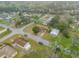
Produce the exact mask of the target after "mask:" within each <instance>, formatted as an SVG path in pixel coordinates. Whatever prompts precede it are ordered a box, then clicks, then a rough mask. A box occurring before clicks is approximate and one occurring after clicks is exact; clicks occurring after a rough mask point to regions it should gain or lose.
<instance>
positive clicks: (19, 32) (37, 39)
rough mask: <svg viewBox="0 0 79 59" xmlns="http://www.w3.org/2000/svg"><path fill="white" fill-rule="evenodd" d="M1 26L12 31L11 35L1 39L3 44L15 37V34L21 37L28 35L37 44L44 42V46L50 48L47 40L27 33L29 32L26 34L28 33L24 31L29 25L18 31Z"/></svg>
mask: <svg viewBox="0 0 79 59" xmlns="http://www.w3.org/2000/svg"><path fill="white" fill-rule="evenodd" d="M0 26H2V27H4V28H8V29H10V30H11V31H12V33H11V34H9V35H6V36H4V37H3V38H1V39H0V42H3V41H4V40H6V39H8V38H10V37H11V36H13V35H15V34H21V35H24V34H26V35H27V36H28V37H29V38H32V39H33V40H35V41H36V42H42V43H43V44H44V45H46V46H49V41H47V40H45V39H43V38H41V37H40V36H36V35H33V34H30V33H27V32H26V33H25V32H23V29H24V28H25V27H27V26H28V25H27V26H24V27H22V28H18V29H16V28H12V27H10V26H6V25H4V24H0Z"/></svg>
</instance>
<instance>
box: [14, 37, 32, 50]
mask: <svg viewBox="0 0 79 59" xmlns="http://www.w3.org/2000/svg"><path fill="white" fill-rule="evenodd" d="M13 46H14V47H20V48H22V49H25V50H29V49H30V48H31V44H30V43H29V42H27V41H26V40H25V39H24V38H16V39H15V40H14V41H13Z"/></svg>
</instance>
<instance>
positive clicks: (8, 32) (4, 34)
mask: <svg viewBox="0 0 79 59" xmlns="http://www.w3.org/2000/svg"><path fill="white" fill-rule="evenodd" d="M10 33H11V31H10V30H7V31H5V32H3V33H1V34H0V38H2V37H4V36H6V35H8V34H10Z"/></svg>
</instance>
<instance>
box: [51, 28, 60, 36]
mask: <svg viewBox="0 0 79 59" xmlns="http://www.w3.org/2000/svg"><path fill="white" fill-rule="evenodd" d="M50 34H52V35H55V36H57V35H58V34H59V30H58V29H52V31H51V32H50Z"/></svg>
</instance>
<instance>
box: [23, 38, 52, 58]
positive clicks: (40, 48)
mask: <svg viewBox="0 0 79 59" xmlns="http://www.w3.org/2000/svg"><path fill="white" fill-rule="evenodd" d="M28 41H29V42H30V44H31V45H32V49H33V51H32V52H31V53H29V54H26V55H24V56H23V58H47V57H51V56H52V55H53V52H52V50H51V49H50V48H49V47H47V46H44V45H40V44H38V43H37V42H35V41H33V40H32V39H29V40H28Z"/></svg>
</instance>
